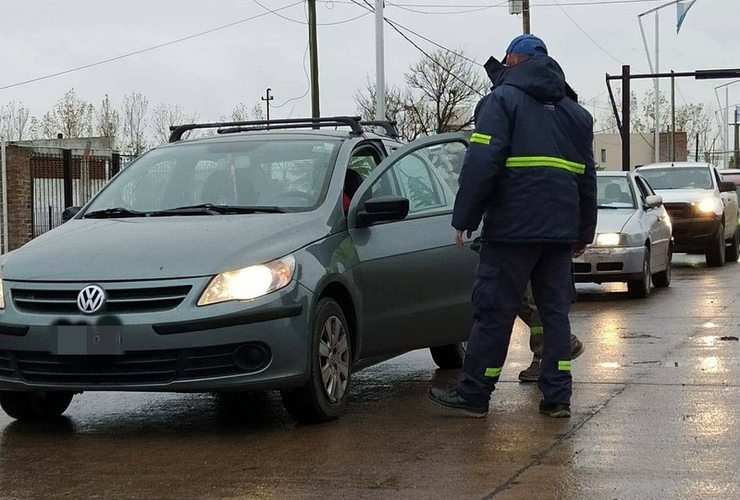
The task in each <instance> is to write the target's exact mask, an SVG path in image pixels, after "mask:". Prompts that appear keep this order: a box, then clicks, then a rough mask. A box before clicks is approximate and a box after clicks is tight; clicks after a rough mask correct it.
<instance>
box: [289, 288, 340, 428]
mask: <svg viewBox="0 0 740 500" xmlns="http://www.w3.org/2000/svg"><path fill="white" fill-rule="evenodd" d="M351 372H352V349H351V346H350V336H349V328H348V327H347V320H346V319H345V317H344V312H343V311H342V308H341V307H340V306H339V304H337V303H336V301H334V299H331V298H328V297H326V298H323V299H321V300H320V301H319V303H318V304H317V305H316V314H315V319H314V321H313V326H312V335H311V375H310V378H309V381H308V382H307V383H306V385H304V386H303V387H299V388H297V389H291V390H285V391H282V393H281V394H282V397H283V404H284V405H285V409H286V410H287V411H288V414H289V415H290V416H291V417H292V418H293V419H294V420H296V421H298V422H303V423H316V422H328V421H329V420H334V419H336V418H338V417H339V415H340V414H341V413H342V410H343V409H344V407H345V406H346V404H347V396H348V394H349V383H350V376H351Z"/></svg>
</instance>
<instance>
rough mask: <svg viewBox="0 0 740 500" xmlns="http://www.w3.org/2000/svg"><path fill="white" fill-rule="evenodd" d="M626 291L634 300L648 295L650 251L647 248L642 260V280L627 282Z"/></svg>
mask: <svg viewBox="0 0 740 500" xmlns="http://www.w3.org/2000/svg"><path fill="white" fill-rule="evenodd" d="M627 291H628V292H629V294H630V296H631V297H634V298H636V299H644V298H646V297H648V296H649V295H650V249H649V248H647V247H645V256H644V258H643V260H642V278H640V279H636V280H632V281H628V282H627Z"/></svg>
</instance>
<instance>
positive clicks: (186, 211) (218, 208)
mask: <svg viewBox="0 0 740 500" xmlns="http://www.w3.org/2000/svg"><path fill="white" fill-rule="evenodd" d="M258 212H260V213H270V214H281V213H284V212H285V210H283V209H281V208H279V207H258V206H254V207H253V206H244V205H213V204H212V203H203V204H200V205H190V206H185V207H177V208H169V209H167V210H158V211H156V212H149V213H148V214H147V215H149V216H151V217H169V216H172V215H224V214H254V213H258Z"/></svg>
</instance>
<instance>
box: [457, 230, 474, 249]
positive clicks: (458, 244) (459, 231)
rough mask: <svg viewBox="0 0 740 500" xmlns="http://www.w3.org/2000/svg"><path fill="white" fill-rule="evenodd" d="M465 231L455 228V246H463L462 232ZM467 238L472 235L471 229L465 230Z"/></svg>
mask: <svg viewBox="0 0 740 500" xmlns="http://www.w3.org/2000/svg"><path fill="white" fill-rule="evenodd" d="M464 232H465V231H461V230H459V229H457V230H455V243H456V244H457V248H463V233H464ZM467 233H468V234H467V236H468V239H470V238H472V237H473V231H471V230H470V229H468V231H467Z"/></svg>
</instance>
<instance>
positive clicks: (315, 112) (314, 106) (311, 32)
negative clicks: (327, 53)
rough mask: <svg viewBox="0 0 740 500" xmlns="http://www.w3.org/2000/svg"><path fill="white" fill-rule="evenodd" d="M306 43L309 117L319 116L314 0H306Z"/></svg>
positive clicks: (317, 51) (317, 56) (317, 55)
mask: <svg viewBox="0 0 740 500" xmlns="http://www.w3.org/2000/svg"><path fill="white" fill-rule="evenodd" d="M308 45H309V47H310V52H311V117H312V118H319V117H320V116H321V111H320V108H319V47H318V39H317V36H316V0H308Z"/></svg>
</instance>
